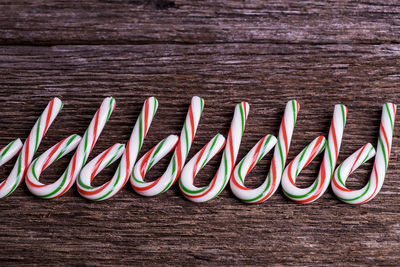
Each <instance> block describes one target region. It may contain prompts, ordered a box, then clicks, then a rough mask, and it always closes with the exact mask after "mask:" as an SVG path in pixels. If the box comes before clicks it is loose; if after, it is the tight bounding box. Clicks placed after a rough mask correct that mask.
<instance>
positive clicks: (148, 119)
mask: <svg viewBox="0 0 400 267" xmlns="http://www.w3.org/2000/svg"><path fill="white" fill-rule="evenodd" d="M157 108H158V101H157V99H156V98H154V97H150V98H148V99H147V100H146V101H145V102H144V104H143V108H142V111H141V113H140V115H139V117H138V119H137V121H136V123H135V126H134V128H133V130H132V134H131V137H130V139H129V141H128V143H127V145H126V149H125V146H124V145H122V144H114V145H113V146H111V147H110V148H108V149H107V150H106V151H104V152H102V153H101V154H100V155H98V156H97V157H95V158H94V159H93V160H91V161H90V162H89V163H88V164H87V165H86V166H85V167H84V168H83V169H82V171H81V173H80V175H79V178H78V182H77V186H78V191H79V193H80V194H81V195H82V196H83V197H85V198H87V199H90V200H104V199H108V198H110V197H112V196H114V195H115V194H116V193H118V192H119V191H120V190H121V189H122V187H124V185H125V184H126V182H127V181H128V179H129V176H130V175H131V173H132V169H133V166H134V164H135V162H136V159H137V156H138V154H139V152H140V149H141V148H142V144H143V141H144V139H145V137H146V135H147V133H148V131H149V128H150V125H151V123H152V121H153V118H154V115H155V114H156V111H157ZM122 153H123V154H122ZM121 155H122V158H121V161H120V163H119V165H118V168H117V171H116V172H115V174H114V176H113V177H112V178H111V179H110V180H109V181H108V182H106V183H104V184H103V185H101V186H98V187H94V186H92V185H91V182H92V180H93V178H94V177H95V176H96V175H97V174H98V173H100V172H101V171H102V170H103V169H104V168H106V167H107V166H109V165H110V164H112V163H113V162H114V161H116V160H118V159H119V158H120V157H121Z"/></svg>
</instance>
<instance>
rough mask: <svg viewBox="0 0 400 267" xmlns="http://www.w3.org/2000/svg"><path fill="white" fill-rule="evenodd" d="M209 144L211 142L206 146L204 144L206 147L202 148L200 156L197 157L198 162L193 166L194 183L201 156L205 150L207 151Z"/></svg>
mask: <svg viewBox="0 0 400 267" xmlns="http://www.w3.org/2000/svg"><path fill="white" fill-rule="evenodd" d="M209 144H210V143H208V144H207V145H206V146H204V147H203V148H202V149H201V150H200V153H199V156H198V157H197V159H196V162H195V163H194V166H193V173H192V176H193V179H192V181H193V183H194V177H195V176H196V170H197V166H198V165H199V163H200V160H201V157H202V156H203V154H204V151H206V148H207V146H208V145H209Z"/></svg>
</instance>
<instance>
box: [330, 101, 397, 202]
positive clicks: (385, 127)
mask: <svg viewBox="0 0 400 267" xmlns="http://www.w3.org/2000/svg"><path fill="white" fill-rule="evenodd" d="M395 115H396V105H394V104H392V103H386V104H385V105H384V106H383V109H382V118H381V124H380V130H379V138H378V145H377V151H376V155H375V149H374V148H373V146H372V145H371V144H369V143H368V144H366V145H364V146H363V147H362V148H360V149H359V150H357V151H356V152H354V153H353V154H352V155H351V156H350V157H348V158H347V159H345V160H344V161H343V163H342V164H340V165H339V166H338V167H337V168H336V171H335V175H334V176H333V179H332V183H331V185H332V189H333V192H334V193H335V195H336V196H337V197H338V198H339V199H340V200H342V201H344V202H346V203H349V204H362V203H365V202H368V201H370V200H371V199H373V198H374V197H375V196H376V195H377V194H378V193H379V191H380V190H381V188H382V185H383V182H384V180H385V175H386V171H387V167H388V164H389V158H390V149H391V147H392V138H393V128H394V121H395ZM374 155H375V162H374V166H373V168H372V173H371V176H370V179H369V181H368V183H367V184H366V185H365V186H364V187H363V188H362V189H359V190H350V189H348V188H347V187H346V185H345V183H346V180H347V178H348V177H349V175H350V174H351V173H352V172H354V171H355V170H356V169H357V168H358V167H360V166H361V165H362V164H363V163H364V162H366V161H367V160H369V159H370V158H372V157H373V156H374Z"/></svg>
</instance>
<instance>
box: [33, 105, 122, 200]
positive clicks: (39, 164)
mask: <svg viewBox="0 0 400 267" xmlns="http://www.w3.org/2000/svg"><path fill="white" fill-rule="evenodd" d="M60 102H61V101H60ZM114 108H115V100H114V98H112V97H107V98H105V99H104V100H103V103H102V104H101V106H100V108H99V109H98V110H97V112H96V114H95V115H94V117H93V119H92V121H91V122H90V125H89V128H88V129H87V130H86V132H85V134H84V135H83V137H82V139H81V141H80V142H78V139H80V137H79V136H76V135H72V136H70V137H68V138H66V139H64V140H63V141H61V142H59V143H58V144H56V145H55V146H53V147H52V148H50V149H48V150H47V151H46V152H44V153H43V154H42V155H40V156H39V157H38V158H37V159H35V161H34V162H32V164H31V165H30V166H29V169H28V172H27V176H26V178H27V179H26V185H27V186H28V189H29V191H31V192H32V193H33V194H34V195H36V196H38V197H41V198H56V197H59V196H62V195H63V194H64V193H65V192H67V191H68V190H69V189H70V188H71V186H72V185H73V184H74V183H75V180H76V178H77V176H78V174H79V172H80V171H81V169H82V167H83V166H84V165H85V163H86V161H87V159H88V157H89V155H90V153H91V152H92V150H93V147H94V145H95V144H96V141H97V139H98V138H99V136H100V133H101V132H102V131H103V128H104V126H105V124H106V123H107V121H108V119H109V118H110V116H111V113H112V112H113V111H114ZM77 138H78V139H77ZM75 146H78V148H77V149H76V151H75V154H74V155H73V156H72V159H71V161H70V163H69V165H68V167H67V169H66V170H65V172H64V173H63V174H62V175H61V177H60V178H59V179H58V180H57V181H56V182H54V183H52V184H43V183H41V182H40V181H39V177H40V174H41V173H42V172H43V171H44V170H45V169H46V168H47V167H49V166H50V165H51V164H52V163H54V162H55V161H57V160H58V159H59V158H60V157H62V156H64V155H65V154H67V153H68V152H70V151H72V150H73V149H74V147H75Z"/></svg>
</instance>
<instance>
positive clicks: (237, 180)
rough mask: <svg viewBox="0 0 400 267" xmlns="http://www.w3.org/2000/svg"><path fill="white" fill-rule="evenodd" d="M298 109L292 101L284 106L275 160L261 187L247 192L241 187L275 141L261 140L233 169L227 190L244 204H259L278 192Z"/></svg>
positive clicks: (295, 102)
mask: <svg viewBox="0 0 400 267" xmlns="http://www.w3.org/2000/svg"><path fill="white" fill-rule="evenodd" d="M299 110H300V105H299V103H298V102H297V101H296V100H291V101H289V102H288V103H287V104H286V108H285V113H284V114H283V118H282V122H281V125H280V128H279V134H278V142H277V145H276V146H275V150H274V156H273V158H272V161H271V167H270V170H269V173H268V176H267V179H266V180H265V181H264V183H263V184H262V185H261V186H259V187H258V188H255V189H250V188H248V187H246V186H245V185H244V180H245V178H246V175H248V174H249V172H250V171H251V170H252V169H253V168H254V167H255V165H256V164H257V163H258V162H259V161H260V160H261V159H262V158H263V157H264V156H265V155H266V154H267V153H268V151H269V150H270V149H271V148H272V147H273V146H274V145H275V143H276V138H275V137H274V136H270V139H268V136H266V137H264V138H263V139H261V140H260V141H259V142H258V143H257V144H256V145H255V146H254V147H253V149H252V150H251V151H250V152H249V153H248V154H247V155H246V156H245V157H244V158H243V159H242V161H241V162H240V163H239V164H238V165H237V166H236V168H235V170H234V172H233V175H232V177H231V181H230V186H231V189H232V192H233V194H234V195H235V196H236V197H238V198H239V199H240V200H242V201H243V202H246V203H261V202H264V201H265V200H267V199H268V198H270V197H271V196H272V195H273V194H274V193H275V191H276V189H278V187H279V184H280V182H281V177H282V173H283V169H284V167H285V163H286V158H287V155H288V153H289V147H290V142H291V140H292V135H293V130H294V126H295V124H296V120H297V114H298V112H299Z"/></svg>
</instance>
